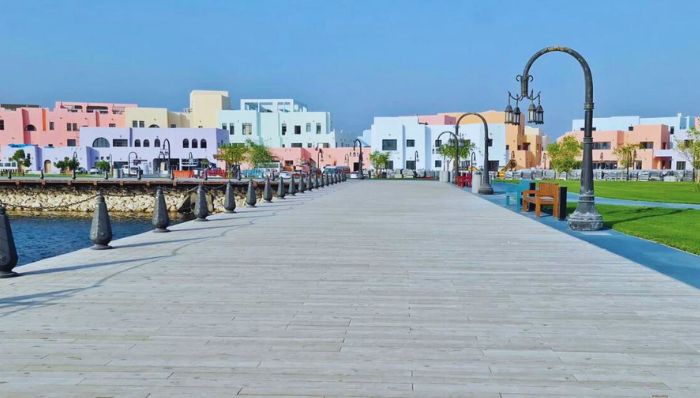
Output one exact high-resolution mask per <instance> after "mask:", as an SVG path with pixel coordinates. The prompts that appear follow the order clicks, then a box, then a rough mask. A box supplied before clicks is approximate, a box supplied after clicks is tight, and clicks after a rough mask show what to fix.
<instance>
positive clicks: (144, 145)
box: [143, 140, 151, 148]
mask: <svg viewBox="0 0 700 398" xmlns="http://www.w3.org/2000/svg"><path fill="white" fill-rule="evenodd" d="M150 146H151V141H149V140H143V147H144V148H148V147H150Z"/></svg>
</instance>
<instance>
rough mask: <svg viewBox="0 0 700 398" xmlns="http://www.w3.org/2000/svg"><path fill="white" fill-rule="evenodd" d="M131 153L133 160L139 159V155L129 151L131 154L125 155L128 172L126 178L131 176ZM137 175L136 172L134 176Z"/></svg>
mask: <svg viewBox="0 0 700 398" xmlns="http://www.w3.org/2000/svg"><path fill="white" fill-rule="evenodd" d="M132 153H133V154H134V160H136V159H138V158H139V155H138V154H137V153H136V152H134V151H131V152H129V154H128V155H126V168H127V170H128V173H129V174H128V176H131V154H132ZM138 174H139V172H138V171H137V172H136V175H137V176H138Z"/></svg>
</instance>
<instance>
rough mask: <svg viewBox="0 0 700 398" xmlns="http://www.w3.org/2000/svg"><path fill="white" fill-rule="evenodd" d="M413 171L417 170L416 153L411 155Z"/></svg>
mask: <svg viewBox="0 0 700 398" xmlns="http://www.w3.org/2000/svg"><path fill="white" fill-rule="evenodd" d="M413 170H418V151H416V152H415V153H414V154H413Z"/></svg>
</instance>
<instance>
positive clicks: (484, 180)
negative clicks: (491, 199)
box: [438, 112, 493, 195]
mask: <svg viewBox="0 0 700 398" xmlns="http://www.w3.org/2000/svg"><path fill="white" fill-rule="evenodd" d="M467 116H476V117H478V118H479V119H480V120H481V123H483V125H484V169H483V172H482V173H481V184H480V185H479V194H480V195H491V194H493V188H492V187H491V182H490V181H489V180H490V177H489V146H490V145H491V139H490V138H489V125H488V123H486V119H485V118H484V117H483V116H481V114H479V113H476V112H468V113H464V114H462V116H460V117H459V119H457V125H456V126H455V127H459V122H460V121H461V120H462V118H463V117H467ZM455 130H458V129H455ZM443 133H444V132H443ZM440 135H442V133H441V134H440ZM455 137H457V136H456V135H455ZM439 138H440V137H439V136H438V139H439ZM455 139H456V138H455ZM457 148H458V152H459V147H457Z"/></svg>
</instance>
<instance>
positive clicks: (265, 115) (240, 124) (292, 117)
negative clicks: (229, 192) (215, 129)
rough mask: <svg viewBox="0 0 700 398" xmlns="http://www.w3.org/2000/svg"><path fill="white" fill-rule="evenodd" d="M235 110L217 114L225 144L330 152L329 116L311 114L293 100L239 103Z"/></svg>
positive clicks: (333, 139) (332, 140)
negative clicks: (224, 132)
mask: <svg viewBox="0 0 700 398" xmlns="http://www.w3.org/2000/svg"><path fill="white" fill-rule="evenodd" d="M240 105H241V106H240V109H238V110H222V111H220V112H219V127H220V128H221V129H224V130H227V131H228V134H229V142H231V143H245V142H246V141H248V140H251V141H253V142H255V143H258V144H264V145H266V146H268V147H271V148H307V149H308V148H315V147H316V146H318V147H321V148H334V147H336V136H335V131H333V130H332V126H331V114H330V112H313V111H309V110H308V108H307V107H306V106H305V105H303V104H300V103H299V102H297V101H295V100H293V99H242V100H241V103H240Z"/></svg>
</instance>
